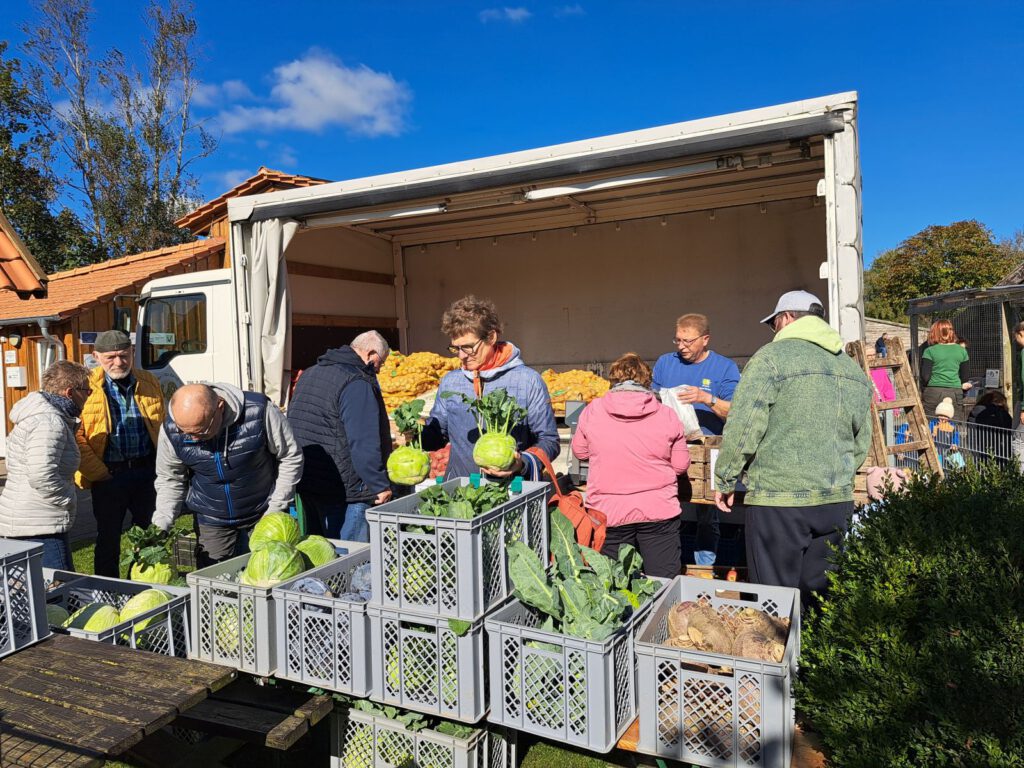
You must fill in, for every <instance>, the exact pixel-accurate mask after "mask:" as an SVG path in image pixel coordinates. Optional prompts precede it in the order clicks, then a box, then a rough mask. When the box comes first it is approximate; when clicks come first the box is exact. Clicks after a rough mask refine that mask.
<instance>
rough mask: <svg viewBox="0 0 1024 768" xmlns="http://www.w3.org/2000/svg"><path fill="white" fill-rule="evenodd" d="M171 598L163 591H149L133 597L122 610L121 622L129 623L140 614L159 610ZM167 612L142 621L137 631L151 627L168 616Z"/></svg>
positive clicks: (137, 625) (136, 628) (136, 627)
mask: <svg viewBox="0 0 1024 768" xmlns="http://www.w3.org/2000/svg"><path fill="white" fill-rule="evenodd" d="M170 601H171V596H170V595H169V594H167V593H166V592H164V591H163V590H162V589H147V590H144V591H142V592H139V594H137V595H135V596H133V597H132V598H131V599H130V600H129V601H128V602H127V603H125V604H124V606H123V607H122V608H121V614H120V616H121V621H129V620H131V619H134V618H135V617H136V616H138V615H139V614H140V613H145V612H146V611H148V610H150V609H151V608H157V607H158V606H161V605H163V604H164V603H169V602H170ZM166 615H167V613H166V611H165V612H164V613H161V614H157V615H156V616H151V617H150V618H148V619H145V620H143V621H140V622H139V623H138V624H136V625H135V631H136V632H141V631H142V630H144V629H146V628H147V627H149V626H150V625H151V624H153V623H154V622H156V621H159V620H160V619H161V618H162V617H163V616H166Z"/></svg>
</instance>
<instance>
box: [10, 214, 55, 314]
mask: <svg viewBox="0 0 1024 768" xmlns="http://www.w3.org/2000/svg"><path fill="white" fill-rule="evenodd" d="M0 292H2V293H0V296H4V297H11V298H12V299H14V300H15V301H19V300H24V299H28V298H29V297H30V296H37V297H42V296H45V295H46V273H45V272H44V271H43V268H42V267H41V266H39V262H38V261H36V260H35V258H34V257H33V256H32V254H31V253H29V250H28V248H26V247H25V243H23V242H22V241H21V238H20V237H18V233H17V232H15V231H14V227H12V226H11V222H9V221H8V220H7V217H6V216H4V214H3V212H2V211H0ZM15 296H17V297H18V298H14V297H15Z"/></svg>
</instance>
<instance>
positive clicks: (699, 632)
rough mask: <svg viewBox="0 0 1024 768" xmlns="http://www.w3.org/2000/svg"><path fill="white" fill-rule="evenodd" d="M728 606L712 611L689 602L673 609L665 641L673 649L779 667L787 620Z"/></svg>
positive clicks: (762, 612)
mask: <svg viewBox="0 0 1024 768" xmlns="http://www.w3.org/2000/svg"><path fill="white" fill-rule="evenodd" d="M731 610H732V608H731V606H723V608H722V609H719V610H717V611H716V610H715V609H714V608H712V607H711V606H710V605H707V604H705V603H703V602H700V603H698V602H693V601H692V600H688V601H685V602H682V603H677V604H676V605H674V606H672V610H671V611H670V612H669V615H668V639H667V640H666V644H667V645H670V646H672V647H673V648H693V649H696V650H699V651H710V652H711V653H723V654H727V655H730V656H739V657H742V658H745V659H756V660H758V661H771V662H775V663H779V662H781V661H782V656H783V654H784V653H785V651H786V637H787V635H788V634H789V619H788V618H778V617H776V616H771V615H769V614H767V613H765V612H764V611H759V610H758V609H756V608H741V609H740V610H739V611H737V612H735V613H731Z"/></svg>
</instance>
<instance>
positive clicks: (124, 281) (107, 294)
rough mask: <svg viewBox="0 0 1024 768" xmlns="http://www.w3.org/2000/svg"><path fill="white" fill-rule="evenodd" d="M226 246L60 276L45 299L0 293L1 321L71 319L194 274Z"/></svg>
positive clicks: (184, 247)
mask: <svg viewBox="0 0 1024 768" xmlns="http://www.w3.org/2000/svg"><path fill="white" fill-rule="evenodd" d="M224 245H225V241H224V238H221V237H211V238H207V239H206V240H197V241H195V242H191V243H182V244H181V245H174V246H171V247H169V248H160V249H159V250H156V251H146V252H145V253H138V254H135V255H134V256H125V257H124V258H121V259H110V260H109V261H102V262H100V263H99V264H90V265H89V266H87V267H79V268H78V269H70V270H68V271H66V272H57V273H56V274H53V275H50V282H49V290H48V292H47V296H46V298H44V299H29V300H27V301H20V300H18V299H17V298H15V297H14V295H13V294H12V293H10V292H0V319H14V318H19V317H51V316H56V315H60V316H61V317H70V316H72V315H75V314H78V313H79V312H81V311H82V310H85V309H88V308H89V307H91V306H93V305H95V304H100V303H102V302H105V301H109V300H110V299H112V298H113V297H114V296H115V295H116V294H119V293H135V292H137V291H138V289H140V288H141V287H142V285H143V283H145V282H147V281H149V280H152V279H153V278H154V277H162V276H164V275H169V274H175V273H177V272H182V271H184V272H193V271H195V267H196V264H195V262H196V261H197V260H198V259H201V258H203V257H205V256H211V255H214V254H216V253H218V252H221V251H223V250H224ZM190 262H191V263H190ZM182 268H183V269H182Z"/></svg>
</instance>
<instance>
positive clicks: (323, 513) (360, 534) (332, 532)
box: [302, 493, 370, 542]
mask: <svg viewBox="0 0 1024 768" xmlns="http://www.w3.org/2000/svg"><path fill="white" fill-rule="evenodd" d="M302 508H303V509H304V510H305V511H306V527H307V528H308V529H309V530H308V533H318V534H320V535H321V536H326V537H327V538H328V539H344V540H345V541H362V542H368V541H369V540H370V526H369V525H368V524H367V522H366V510H367V509H369V508H370V505H369V504H368V503H367V502H361V501H357V502H353V503H352V504H346V503H345V502H343V501H338V500H337V499H336V498H330V497H328V496H313V495H311V494H308V493H304V494H302ZM317 528H319V530H317Z"/></svg>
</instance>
